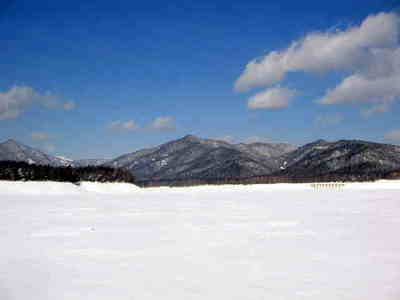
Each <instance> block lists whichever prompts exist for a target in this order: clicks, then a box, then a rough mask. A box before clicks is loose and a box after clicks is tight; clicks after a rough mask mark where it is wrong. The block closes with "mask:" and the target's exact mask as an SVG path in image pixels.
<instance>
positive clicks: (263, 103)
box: [247, 87, 296, 110]
mask: <svg viewBox="0 0 400 300" xmlns="http://www.w3.org/2000/svg"><path fill="white" fill-rule="evenodd" d="M295 94H296V92H295V91H293V90H289V89H287V88H282V87H275V88H270V89H267V90H265V91H263V92H260V93H257V94H255V95H254V96H253V97H251V98H250V99H249V100H248V102H247V106H248V107H249V108H250V109H268V110H276V109H282V108H285V107H287V106H289V103H290V101H291V99H292V98H293V96H294V95H295Z"/></svg>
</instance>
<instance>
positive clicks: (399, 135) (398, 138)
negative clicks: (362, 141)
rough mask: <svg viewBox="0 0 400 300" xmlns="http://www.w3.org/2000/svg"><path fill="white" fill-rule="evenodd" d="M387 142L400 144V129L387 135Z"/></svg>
mask: <svg viewBox="0 0 400 300" xmlns="http://www.w3.org/2000/svg"><path fill="white" fill-rule="evenodd" d="M385 140H387V141H391V142H400V129H393V130H392V131H389V132H388V133H387V134H386V135H385Z"/></svg>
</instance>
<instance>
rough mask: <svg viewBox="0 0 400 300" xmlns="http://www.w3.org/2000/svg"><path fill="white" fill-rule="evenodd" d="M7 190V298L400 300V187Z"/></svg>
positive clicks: (0, 198) (3, 223)
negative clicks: (40, 191) (111, 191)
mask: <svg viewBox="0 0 400 300" xmlns="http://www.w3.org/2000/svg"><path fill="white" fill-rule="evenodd" d="M12 184H14V183H10V182H0V233H1V251H0V299H2V300H3V299H4V300H19V299H30V300H47V299H49V300H50V299H51V300H52V299H58V300H63V299H65V300H67V299H68V300H70V299H74V300H80V299H82V300H83V299H85V300H87V299H96V300H103V299H104V300H109V299H118V300H120V299H121V300H128V299H129V300H132V299H140V300H148V299H171V300H178V299H185V300H186V299H188V300H189V299H202V300H203V299H218V300H225V299H226V300H232V299H234V300H236V299H237V300H243V299H246V300H256V299H272V300H300V299H301V300H303V299H307V300H321V299H324V300H354V299H363V300H376V299H382V300H398V299H399V295H400V287H399V284H398V283H399V280H400V240H399V239H398V238H397V232H398V228H399V226H400V189H398V182H383V183H373V184H371V185H370V188H368V189H365V188H364V187H365V186H368V184H364V185H362V184H360V186H358V187H357V186H355V185H353V186H351V187H348V186H346V188H344V189H343V190H313V189H312V188H311V187H310V185H273V186H272V185H271V186H266V185H257V186H222V187H221V186H215V187H206V186H204V187H194V188H151V189H146V190H139V189H138V190H137V191H130V192H128V193H117V191H118V190H119V188H117V189H116V190H115V191H114V192H113V193H112V194H104V193H103V194H102V193H100V192H99V191H101V190H102V189H104V188H105V187H106V186H103V185H101V187H100V186H97V187H96V184H93V185H85V184H83V185H82V186H80V187H78V186H73V187H71V186H69V185H67V184H64V185H63V184H60V185H57V186H56V185H55V184H54V183H47V184H48V185H47V186H45V187H46V188H45V190H48V189H50V186H53V187H54V189H55V190H59V191H60V193H59V194H56V193H53V194H39V193H36V194H34V193H30V194H29V193H28V194H25V195H24V194H23V193H21V190H22V189H25V192H26V193H27V192H28V191H30V190H31V189H33V186H35V185H36V186H39V185H43V183H20V185H19V189H20V190H19V192H18V191H17V189H14V191H13V192H8V193H5V192H4V191H5V186H6V185H12ZM396 184H397V188H396ZM29 185H30V186H29ZM372 185H375V187H374V188H371V187H372ZM43 186H44V185H43ZM66 186H68V188H67V187H66ZM378 186H379V187H380V188H377V187H378ZM36 188H37V187H36ZM64 188H65V189H68V191H66V190H63V189H64ZM70 188H71V189H70ZM43 189H44V188H43ZM364 189H365V190H364ZM72 190H73V191H77V190H78V191H77V192H76V193H75V192H71V191H72ZM89 190H90V191H89Z"/></svg>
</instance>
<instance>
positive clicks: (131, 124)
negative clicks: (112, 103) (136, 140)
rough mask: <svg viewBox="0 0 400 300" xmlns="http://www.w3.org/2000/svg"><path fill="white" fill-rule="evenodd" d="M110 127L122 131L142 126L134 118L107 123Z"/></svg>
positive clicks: (133, 129)
mask: <svg viewBox="0 0 400 300" xmlns="http://www.w3.org/2000/svg"><path fill="white" fill-rule="evenodd" d="M107 128H108V129H111V130H120V131H136V130H138V129H139V128H140V127H139V125H138V124H137V123H136V122H135V121H134V120H128V121H112V122H110V123H109V124H108V125H107Z"/></svg>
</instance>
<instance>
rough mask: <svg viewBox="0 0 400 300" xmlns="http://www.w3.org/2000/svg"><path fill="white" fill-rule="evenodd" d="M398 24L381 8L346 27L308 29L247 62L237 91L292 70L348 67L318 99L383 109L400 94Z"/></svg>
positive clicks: (272, 80) (396, 18)
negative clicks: (280, 47)
mask: <svg viewBox="0 0 400 300" xmlns="http://www.w3.org/2000/svg"><path fill="white" fill-rule="evenodd" d="M399 24H400V19H399V16H398V15H397V14H395V13H379V14H376V15H371V16H369V17H367V18H366V19H365V20H364V21H363V22H362V23H361V24H360V25H358V26H352V27H349V28H347V29H345V30H339V29H335V30H330V31H327V32H312V33H309V34H307V35H306V36H305V37H304V38H303V39H300V40H297V41H294V42H293V43H292V44H291V45H290V47H288V48H287V49H285V50H283V51H272V52H270V53H268V54H267V55H265V56H264V57H262V58H260V59H255V60H252V61H250V62H249V63H248V64H247V66H246V68H245V70H244V72H243V73H242V74H241V76H240V77H239V78H238V79H237V81H236V83H235V90H237V91H244V90H248V89H250V88H254V87H263V86H271V85H274V84H276V83H278V82H280V81H282V80H283V79H284V78H285V77H286V75H287V74H288V73H291V72H299V71H302V72H312V73H317V72H328V71H346V72H350V73H351V74H350V75H349V76H347V77H345V78H344V79H343V81H342V82H340V83H339V84H338V85H337V86H336V87H333V88H330V89H328V90H327V91H326V92H325V94H324V95H323V96H322V97H321V98H320V99H318V100H317V101H316V102H318V103H321V104H334V103H353V104H360V103H369V104H371V105H372V108H371V109H370V110H369V111H368V110H367V111H366V112H364V115H370V114H372V113H377V112H384V111H387V110H388V109H389V105H390V104H391V103H392V102H393V101H395V100H397V99H399V98H400V85H399V82H400V43H399V33H400V32H399V28H400V26H399ZM256 96H257V95H256ZM379 105H385V106H386V109H385V110H383V109H382V106H379ZM282 107H284V105H282Z"/></svg>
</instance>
